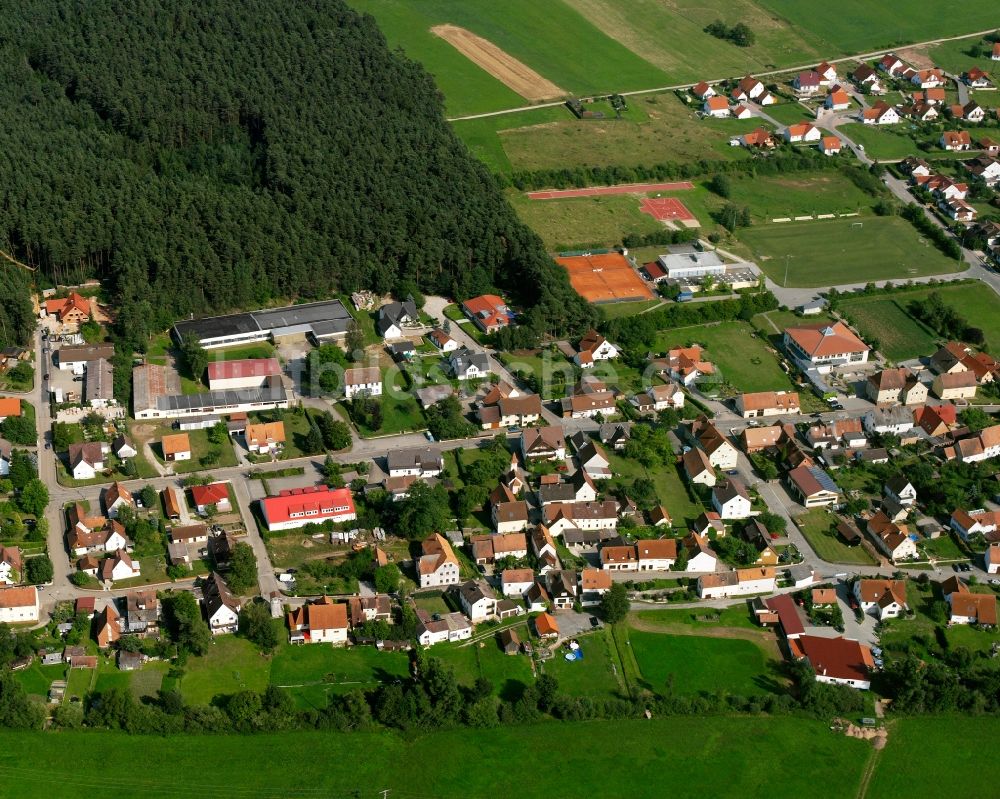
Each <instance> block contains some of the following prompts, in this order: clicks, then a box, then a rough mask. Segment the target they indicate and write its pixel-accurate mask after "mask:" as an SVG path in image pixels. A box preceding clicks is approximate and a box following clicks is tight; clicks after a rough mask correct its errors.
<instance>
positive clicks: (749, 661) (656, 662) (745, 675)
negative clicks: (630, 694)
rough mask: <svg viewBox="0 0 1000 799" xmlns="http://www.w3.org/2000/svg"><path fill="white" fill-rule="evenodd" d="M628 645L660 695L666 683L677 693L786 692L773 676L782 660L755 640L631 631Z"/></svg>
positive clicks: (649, 685) (648, 685)
mask: <svg viewBox="0 0 1000 799" xmlns="http://www.w3.org/2000/svg"><path fill="white" fill-rule="evenodd" d="M625 643H626V646H628V648H629V649H631V651H632V654H633V656H634V657H635V660H636V663H637V664H638V667H639V672H640V674H641V675H642V680H643V682H644V683H645V687H646V688H649V689H650V690H653V691H657V692H659V693H662V692H663V691H664V690H665V686H667V685H668V684H669V685H671V686H672V687H673V690H674V691H675V692H676V693H678V694H695V693H701V692H703V691H704V692H706V693H711V694H714V693H718V692H719V691H725V692H726V693H731V694H735V695H738V696H749V695H752V694H765V693H777V692H781V691H782V686H781V685H780V683H778V682H776V681H775V679H774V677H773V676H772V671H773V670H774V669H775V667H776V666H777V665H778V664H777V663H776V662H775V661H774V660H772V659H771V658H768V657H767V656H766V655H765V654H764V651H763V650H762V649H761V648H760V647H759V646H757V645H756V644H754V643H753V642H751V641H745V640H742V639H739V638H708V637H698V636H693V635H664V634H663V633H650V632H643V631H641V630H628V632H627V635H626V636H625Z"/></svg>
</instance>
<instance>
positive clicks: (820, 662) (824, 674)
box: [790, 635, 875, 691]
mask: <svg viewBox="0 0 1000 799" xmlns="http://www.w3.org/2000/svg"><path fill="white" fill-rule="evenodd" d="M790 648H791V649H792V653H793V654H794V655H796V656H797V657H800V658H805V659H806V660H807V661H808V662H809V665H810V666H811V667H812V670H813V671H814V672H815V673H816V682H825V683H832V684H834V685H847V686H850V687H851V688H860V689H861V690H863V691H866V690H868V689H869V688H870V687H871V677H870V676H869V670H870V669H871V668H872V666H873V665H874V663H875V661H874V660H873V659H872V653H871V649H869V648H868V647H867V646H865V645H864V644H861V643H858V642H857V641H852V640H851V639H850V638H818V637H816V636H813V635H803V636H801V637H799V638H797V639H795V644H794V645H790Z"/></svg>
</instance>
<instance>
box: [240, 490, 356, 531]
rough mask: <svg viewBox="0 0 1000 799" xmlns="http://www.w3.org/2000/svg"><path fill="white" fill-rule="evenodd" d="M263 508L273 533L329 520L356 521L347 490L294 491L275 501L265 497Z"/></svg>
mask: <svg viewBox="0 0 1000 799" xmlns="http://www.w3.org/2000/svg"><path fill="white" fill-rule="evenodd" d="M260 507H261V511H262V512H263V514H264V520H265V521H266V522H267V526H268V529H270V530H291V529H294V528H296V527H302V526H303V525H306V524H310V523H314V524H320V523H322V522H325V521H327V520H329V521H332V522H349V521H353V520H354V519H355V518H356V515H355V511H354V497H353V496H352V495H351V491H350V489H347V488H328V487H327V486H312V487H310V488H293V489H290V490H287V491H282V492H281V493H280V494H278V496H276V497H265V498H264V499H262V500H261V501H260Z"/></svg>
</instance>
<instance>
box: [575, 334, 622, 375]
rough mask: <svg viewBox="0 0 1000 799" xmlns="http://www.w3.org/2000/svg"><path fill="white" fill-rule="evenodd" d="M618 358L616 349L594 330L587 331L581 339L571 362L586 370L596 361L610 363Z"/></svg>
mask: <svg viewBox="0 0 1000 799" xmlns="http://www.w3.org/2000/svg"><path fill="white" fill-rule="evenodd" d="M617 357H618V348H617V347H616V346H615V345H614V344H612V343H611V342H610V341H608V340H607V339H606V338H604V336H602V335H601V334H600V333H598V332H597V331H596V330H588V331H587V332H586V333H585V334H584V336H583V338H581V339H580V345H579V347H578V348H577V353H576V355H575V356H573V361H574V363H576V365H577V366H579V367H581V368H583V369H587V368H590V367H592V366H593V365H594V363H595V362H596V361H610V360H612V359H614V358H617Z"/></svg>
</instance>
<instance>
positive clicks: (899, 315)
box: [839, 292, 938, 362]
mask: <svg viewBox="0 0 1000 799" xmlns="http://www.w3.org/2000/svg"><path fill="white" fill-rule="evenodd" d="M921 293H923V292H921ZM912 299H913V297H912V296H911V295H910V294H908V293H907V294H900V295H890V296H883V297H868V298H861V297H859V298H857V299H852V300H845V301H843V302H841V303H840V306H839V310H840V312H841V313H842V314H843V315H844V317H845V318H846V319H847V320H848V321H849V322H850V323H851V324H852V325H854V326H855V327H857V329H858V330H859V331H860V332H861V335H862V336H864V338H865V340H866V341H869V342H871V343H876V342H877V344H878V350H879V351H880V352H881V353H882V354H883V355H885V357H886V358H889V359H890V360H893V361H897V362H898V361H906V360H909V359H911V358H918V357H920V356H921V355H930V354H932V353H933V352H934V350H935V349H937V347H936V345H935V341H936V339H937V338H938V336H936V335H935V333H934V331H932V330H931V329H930V328H928V327H926V326H925V325H924V324H922V323H921V322H918V321H917V320H916V319H914V318H913V317H912V316H910V315H909V314H908V313H907V312H906V303H907V302H910V301H911V300H912Z"/></svg>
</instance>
